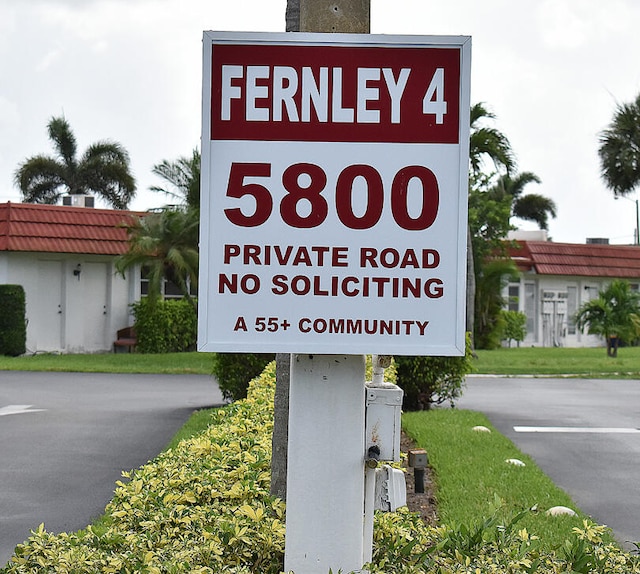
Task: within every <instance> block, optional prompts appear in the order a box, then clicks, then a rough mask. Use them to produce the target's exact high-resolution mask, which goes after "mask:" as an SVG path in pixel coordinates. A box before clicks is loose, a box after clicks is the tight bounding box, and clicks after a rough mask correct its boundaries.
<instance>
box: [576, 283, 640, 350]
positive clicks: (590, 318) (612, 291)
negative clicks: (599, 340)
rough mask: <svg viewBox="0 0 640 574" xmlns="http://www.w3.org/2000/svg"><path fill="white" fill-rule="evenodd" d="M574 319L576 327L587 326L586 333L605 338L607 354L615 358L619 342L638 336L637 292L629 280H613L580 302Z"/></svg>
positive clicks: (639, 307)
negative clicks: (633, 289)
mask: <svg viewBox="0 0 640 574" xmlns="http://www.w3.org/2000/svg"><path fill="white" fill-rule="evenodd" d="M575 319H576V325H577V327H578V328H579V329H584V328H585V327H587V328H588V332H589V334H591V335H600V336H602V337H604V338H605V341H606V342H607V355H609V356H613V357H615V356H616V355H617V350H618V341H620V340H622V341H624V342H625V343H633V342H634V341H635V340H636V339H637V338H638V337H640V294H639V293H637V292H636V291H632V290H631V287H630V286H629V282H628V281H624V280H622V279H615V280H614V281H612V282H611V283H610V284H609V285H608V286H607V287H606V288H605V289H603V290H601V291H599V292H598V297H597V298H596V299H592V300H591V301H587V302H586V303H585V304H584V305H582V306H581V307H580V309H579V310H578V312H577V313H576V317H575Z"/></svg>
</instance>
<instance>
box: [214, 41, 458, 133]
mask: <svg viewBox="0 0 640 574" xmlns="http://www.w3.org/2000/svg"><path fill="white" fill-rule="evenodd" d="M211 50H212V67H211V71H212V81H211V132H210V137H211V139H212V140H253V141H256V140H257V141H310V142H389V143H443V144H456V143H458V142H459V114H460V110H459V92H460V58H461V56H460V49H459V48H458V47H451V48H448V47H442V48H427V49H425V48H411V47H406V46H402V48H401V49H399V48H397V47H371V46H363V47H355V48H354V46H348V47H347V46H345V47H341V46H315V45H301V46H295V47H292V46H282V45H263V46H256V45H251V46H250V45H242V44H240V45H238V44H232V45H229V44H213V45H212V48H211Z"/></svg>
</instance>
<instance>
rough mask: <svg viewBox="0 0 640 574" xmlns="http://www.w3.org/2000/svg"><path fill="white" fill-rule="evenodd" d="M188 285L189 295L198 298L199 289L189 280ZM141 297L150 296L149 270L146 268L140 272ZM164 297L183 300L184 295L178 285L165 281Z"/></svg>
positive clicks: (163, 286)
mask: <svg viewBox="0 0 640 574" xmlns="http://www.w3.org/2000/svg"><path fill="white" fill-rule="evenodd" d="M187 285H189V295H191V296H192V297H197V296H198V289H197V288H196V287H194V286H193V285H191V283H190V281H189V280H187ZM140 295H141V296H142V297H146V296H147V295H149V268H148V267H146V266H143V267H142V269H141V270H140ZM162 297H163V298H164V299H182V297H183V295H182V291H181V290H180V287H179V286H178V285H176V284H175V283H172V282H171V281H167V280H166V279H165V280H164V281H163V284H162Z"/></svg>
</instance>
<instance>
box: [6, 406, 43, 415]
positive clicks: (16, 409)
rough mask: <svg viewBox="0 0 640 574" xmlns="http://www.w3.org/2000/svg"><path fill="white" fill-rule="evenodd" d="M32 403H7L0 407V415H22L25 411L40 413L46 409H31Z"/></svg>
mask: <svg viewBox="0 0 640 574" xmlns="http://www.w3.org/2000/svg"><path fill="white" fill-rule="evenodd" d="M32 406H33V405H7V406H6V407H0V417H4V416H7V415H22V414H25V413H40V412H42V411H45V410H46V409H32V408H31V407H32Z"/></svg>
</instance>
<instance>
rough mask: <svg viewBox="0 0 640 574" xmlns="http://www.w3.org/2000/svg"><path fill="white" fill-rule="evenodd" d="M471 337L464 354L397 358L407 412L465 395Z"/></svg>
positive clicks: (469, 367)
mask: <svg viewBox="0 0 640 574" xmlns="http://www.w3.org/2000/svg"><path fill="white" fill-rule="evenodd" d="M471 356H472V355H471V338H470V336H469V334H467V338H466V354H465V355H464V356H462V357H414V356H407V357H401V356H397V357H394V359H393V360H394V361H395V364H396V371H397V379H398V381H397V383H398V385H399V386H400V387H401V388H402V390H403V391H404V401H403V404H402V407H403V409H404V410H406V411H420V410H426V409H429V408H430V407H431V405H432V404H440V403H443V402H445V401H449V402H450V403H451V405H453V404H454V402H455V400H456V399H457V398H458V397H459V396H460V395H461V394H462V383H463V382H464V377H465V375H466V374H467V373H469V372H471Z"/></svg>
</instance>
